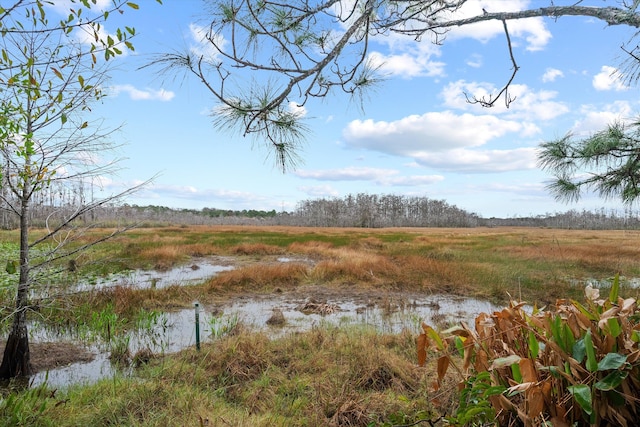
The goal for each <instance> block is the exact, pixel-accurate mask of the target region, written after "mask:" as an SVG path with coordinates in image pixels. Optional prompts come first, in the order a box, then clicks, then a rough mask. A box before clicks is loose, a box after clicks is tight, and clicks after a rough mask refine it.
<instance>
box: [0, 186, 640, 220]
mask: <svg viewBox="0 0 640 427" xmlns="http://www.w3.org/2000/svg"><path fill="white" fill-rule="evenodd" d="M3 188H6V187H0V193H1V194H0V228H3V229H14V228H17V227H18V225H19V224H18V219H17V218H16V216H15V214H13V212H11V210H10V209H9V208H8V207H9V206H8V204H7V203H6V201H7V198H10V197H11V195H10V194H8V192H7V191H6V190H3ZM93 197H94V189H93V188H92V185H90V184H86V183H83V182H82V181H75V182H68V183H66V184H65V185H64V186H63V185H54V184H52V185H50V186H49V187H47V188H46V189H43V190H42V191H40V192H39V193H38V194H37V196H36V197H35V199H34V204H33V208H32V210H31V211H30V213H29V215H30V216H31V218H30V220H31V224H32V226H34V227H45V226H47V225H48V226H51V225H52V224H53V223H55V221H56V218H57V217H63V216H64V215H68V214H69V213H70V212H73V211H74V210H75V209H77V207H78V206H79V205H81V204H83V203H85V204H86V203H87V202H90V201H91V200H92V199H93ZM79 220H80V222H86V223H88V224H89V223H91V224H93V225H94V226H96V225H97V226H100V225H104V226H122V225H124V224H137V225H138V226H141V227H145V226H164V225H289V226H301V227H362V228H381V227H502V226H519V227H550V228H566V229H591V230H594V229H595V230H597V229H602V230H605V229H640V213H639V212H637V211H634V210H632V209H630V208H628V209H626V210H624V211H622V212H621V211H618V210H614V209H610V210H607V209H605V208H602V209H600V210H594V211H587V210H582V211H578V210H569V211H567V212H563V213H547V214H545V215H537V216H523V217H511V218H482V217H480V216H479V215H477V214H475V213H470V212H467V211H465V210H463V209H460V208H458V207H456V206H454V205H451V204H449V203H447V202H446V201H444V200H434V199H429V198H427V197H418V196H403V195H391V194H382V195H377V194H366V193H358V194H355V195H351V194H350V195H347V196H345V197H342V198H319V199H310V200H303V201H301V202H299V203H298V205H297V206H296V209H295V210H293V211H291V212H284V211H281V212H277V211H276V210H275V209H273V210H270V211H265V210H258V209H242V210H233V209H218V208H209V207H206V208H203V209H179V208H170V207H166V206H156V205H147V206H138V205H129V204H105V205H104V206H100V207H98V208H97V209H95V210H93V211H91V212H90V213H88V214H87V215H84V216H83V217H81V218H80V219H79Z"/></svg>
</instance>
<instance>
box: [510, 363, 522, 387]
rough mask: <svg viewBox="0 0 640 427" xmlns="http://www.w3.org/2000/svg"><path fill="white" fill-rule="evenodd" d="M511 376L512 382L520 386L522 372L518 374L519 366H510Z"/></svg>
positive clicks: (515, 364)
mask: <svg viewBox="0 0 640 427" xmlns="http://www.w3.org/2000/svg"><path fill="white" fill-rule="evenodd" d="M511 375H513V380H514V381H515V382H517V383H518V384H520V383H521V382H522V372H520V365H519V364H517V363H514V364H513V365H511Z"/></svg>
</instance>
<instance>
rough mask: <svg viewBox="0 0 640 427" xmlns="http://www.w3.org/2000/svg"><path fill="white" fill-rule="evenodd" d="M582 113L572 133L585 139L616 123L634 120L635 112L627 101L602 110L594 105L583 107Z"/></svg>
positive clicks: (615, 103) (618, 102)
mask: <svg viewBox="0 0 640 427" xmlns="http://www.w3.org/2000/svg"><path fill="white" fill-rule="evenodd" d="M580 113H581V117H582V118H581V119H580V120H578V121H576V122H575V123H574V125H573V127H572V129H571V132H572V133H573V134H575V135H576V136H578V137H585V136H589V135H591V134H593V133H594V132H597V131H600V130H604V129H606V127H607V126H608V125H610V124H613V123H614V122H623V123H624V122H629V121H631V120H633V118H632V117H634V113H635V110H634V108H633V107H632V105H631V104H630V103H629V102H627V101H616V102H614V103H612V104H609V105H607V106H605V107H604V108H600V109H596V108H595V107H594V106H593V105H583V106H582V108H581V111H580Z"/></svg>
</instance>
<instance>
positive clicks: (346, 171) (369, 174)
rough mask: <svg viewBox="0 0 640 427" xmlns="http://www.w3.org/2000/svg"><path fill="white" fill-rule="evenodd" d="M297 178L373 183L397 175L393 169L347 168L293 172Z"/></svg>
mask: <svg viewBox="0 0 640 427" xmlns="http://www.w3.org/2000/svg"><path fill="white" fill-rule="evenodd" d="M294 174H295V175H296V176H297V177H299V178H304V179H317V180H321V181H373V180H379V179H381V178H386V177H389V176H393V175H396V174H398V171H396V170H393V169H377V168H363V167H348V168H343V169H324V170H299V171H296V172H294Z"/></svg>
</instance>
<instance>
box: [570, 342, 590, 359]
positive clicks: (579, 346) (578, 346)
mask: <svg viewBox="0 0 640 427" xmlns="http://www.w3.org/2000/svg"><path fill="white" fill-rule="evenodd" d="M586 354H587V352H586V350H585V347H584V339H579V340H578V341H576V343H575V344H574V345H573V358H574V359H576V360H577V361H578V363H582V361H583V360H584V357H585V356H586Z"/></svg>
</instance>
